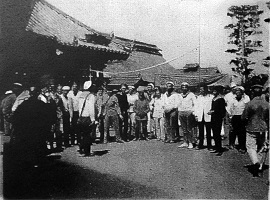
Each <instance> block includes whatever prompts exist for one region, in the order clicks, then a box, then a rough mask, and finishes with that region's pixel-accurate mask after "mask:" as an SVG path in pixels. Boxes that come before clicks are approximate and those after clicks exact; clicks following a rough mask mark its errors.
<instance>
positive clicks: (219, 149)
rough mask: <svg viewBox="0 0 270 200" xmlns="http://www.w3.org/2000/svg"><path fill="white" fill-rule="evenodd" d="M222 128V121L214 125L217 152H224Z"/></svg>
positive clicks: (219, 120) (217, 121)
mask: <svg viewBox="0 0 270 200" xmlns="http://www.w3.org/2000/svg"><path fill="white" fill-rule="evenodd" d="M221 126H222V119H217V120H216V121H213V123H212V128H213V136H214V140H215V148H216V151H217V152H222V144H221V135H220V132H221Z"/></svg>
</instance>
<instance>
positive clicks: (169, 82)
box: [166, 81, 174, 86]
mask: <svg viewBox="0 0 270 200" xmlns="http://www.w3.org/2000/svg"><path fill="white" fill-rule="evenodd" d="M168 84H172V85H173V86H174V83H173V82H172V81H168V82H167V83H166V85H168Z"/></svg>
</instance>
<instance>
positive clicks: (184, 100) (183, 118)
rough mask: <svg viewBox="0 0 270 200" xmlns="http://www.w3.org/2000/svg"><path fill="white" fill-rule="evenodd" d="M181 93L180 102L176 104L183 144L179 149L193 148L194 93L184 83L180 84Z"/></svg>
mask: <svg viewBox="0 0 270 200" xmlns="http://www.w3.org/2000/svg"><path fill="white" fill-rule="evenodd" d="M181 89H182V93H181V94H180V97H181V101H180V102H179V104H178V117H179V119H180V122H181V126H182V129H183V134H184V143H183V144H181V145H180V146H179V148H183V147H188V148H189V149H192V148H193V144H194V143H195V140H194V137H193V133H192V128H193V127H194V121H195V118H194V105H195V101H196V97H195V95H194V93H192V92H190V90H189V84H188V83H186V82H184V83H182V84H181Z"/></svg>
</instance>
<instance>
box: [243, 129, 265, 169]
mask: <svg viewBox="0 0 270 200" xmlns="http://www.w3.org/2000/svg"><path fill="white" fill-rule="evenodd" d="M264 142H265V132H262V133H261V134H260V133H259V132H256V133H250V132H247V143H246V147H247V152H248V155H249V157H250V159H251V162H252V163H253V164H255V163H260V164H261V163H263V162H264V158H265V156H266V152H265V151H261V150H262V148H263V147H264Z"/></svg>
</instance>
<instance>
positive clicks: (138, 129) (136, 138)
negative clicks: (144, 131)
mask: <svg viewBox="0 0 270 200" xmlns="http://www.w3.org/2000/svg"><path fill="white" fill-rule="evenodd" d="M139 137H140V121H139V120H136V124H135V140H138V139H139Z"/></svg>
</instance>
